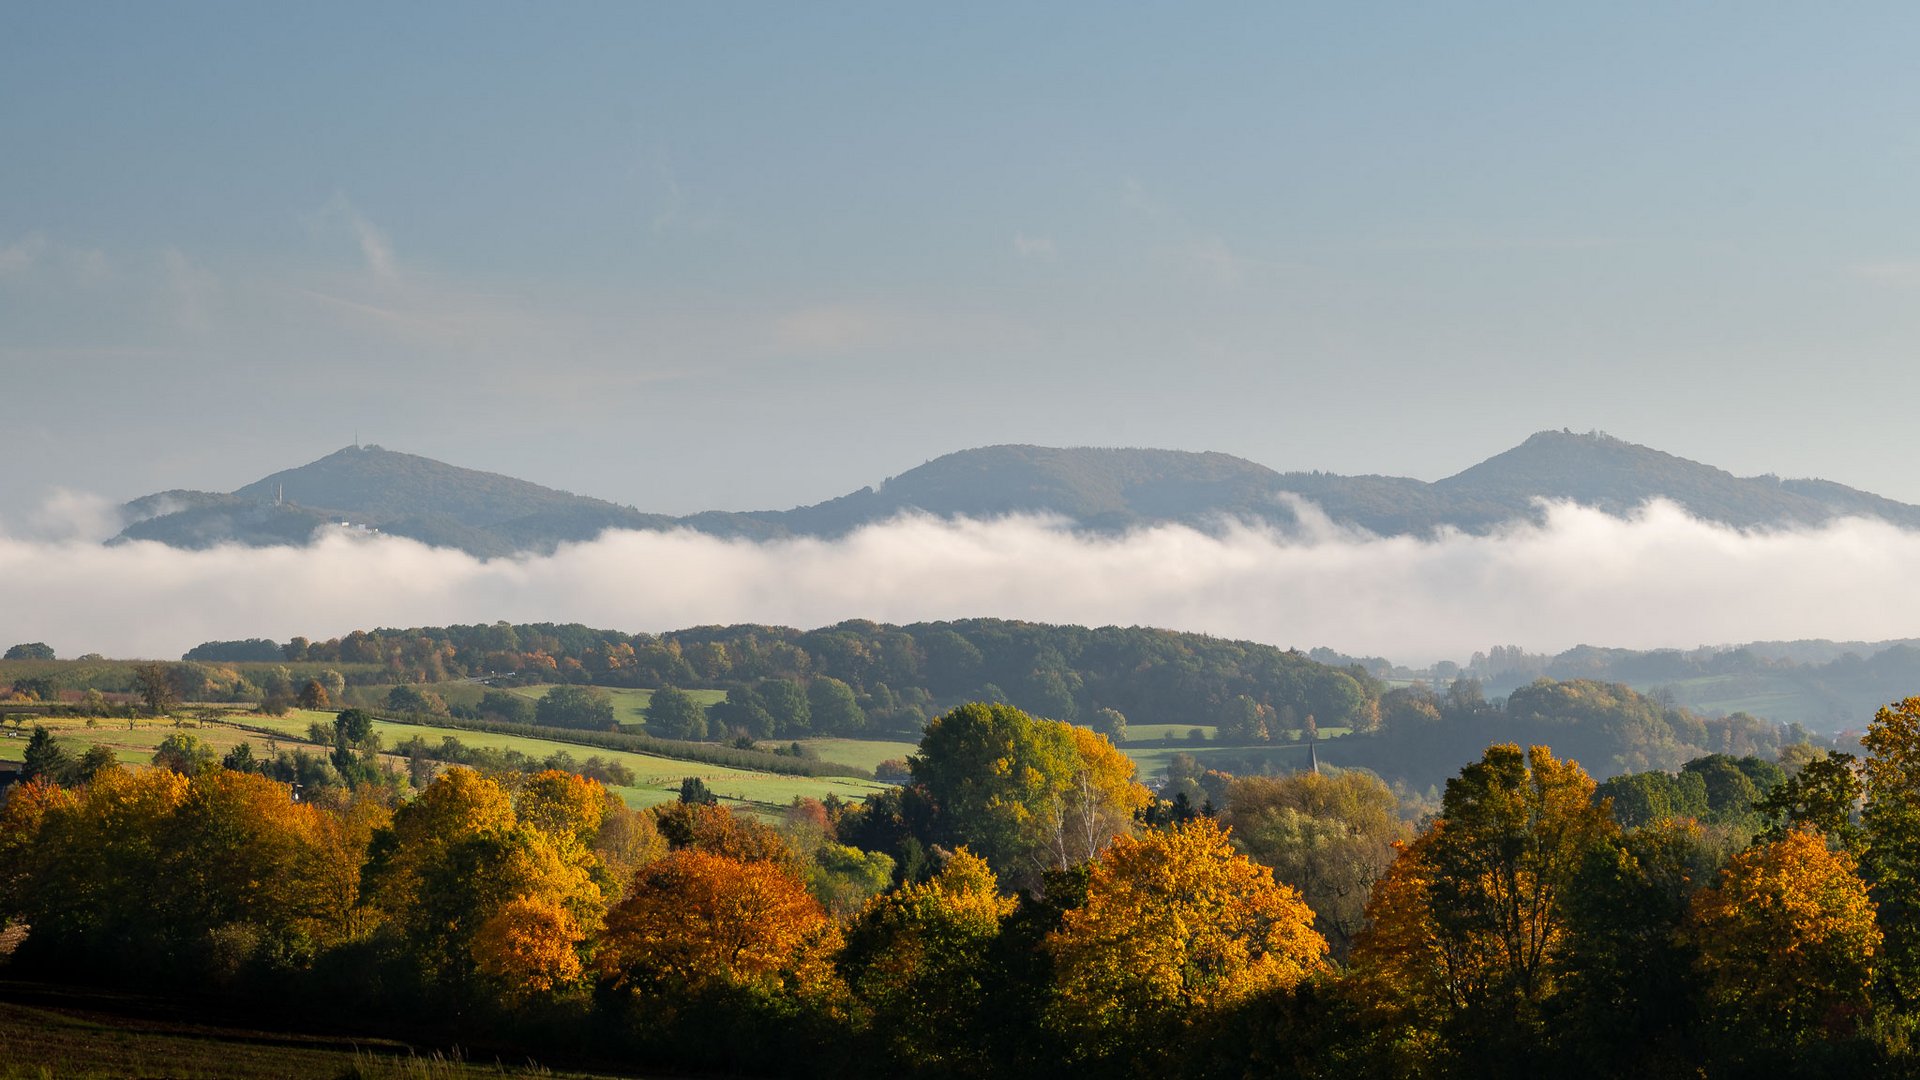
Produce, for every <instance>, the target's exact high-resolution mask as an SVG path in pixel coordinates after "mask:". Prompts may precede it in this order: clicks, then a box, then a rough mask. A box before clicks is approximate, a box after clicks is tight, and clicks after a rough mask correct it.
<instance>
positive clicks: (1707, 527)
mask: <svg viewBox="0 0 1920 1080" xmlns="http://www.w3.org/2000/svg"><path fill="white" fill-rule="evenodd" d="M62 499H63V500H65V501H64V502H63V504H62V505H60V506H57V507H52V508H49V509H48V510H46V511H44V512H42V513H40V514H38V515H37V516H35V517H31V518H29V519H28V521H29V523H30V526H29V527H26V528H12V529H8V530H6V531H5V532H0V643H4V642H15V641H46V642H48V643H49V644H52V645H53V646H54V648H55V649H56V650H58V651H59V653H60V655H62V656H73V655H76V654H79V653H82V652H100V653H105V654H107V655H110V656H154V657H176V656H178V655H180V654H181V653H182V652H183V651H185V650H186V649H188V648H191V647H192V646H194V645H196V644H198V643H200V642H202V641H206V640H212V639H226V638H240V637H256V636H260V637H271V638H274V639H276V640H282V641H284V640H286V639H287V638H289V637H292V636H294V635H305V636H308V637H314V638H322V637H330V636H335V635H338V634H342V633H345V632H347V631H349V630H353V629H356V628H371V627H374V626H419V625H443V624H448V623H472V622H491V621H493V620H496V619H508V620H512V621H517V622H535V621H551V622H576V621H577V622H582V623H587V624H589V625H592V626H601V627H613V628H619V629H623V630H628V631H637V630H647V631H661V630H670V629H678V628H681V627H688V626H696V625H700V624H706V623H732V622H759V623H776V624H783V625H789V626H800V627H813V626H821V625H826V624H830V623H833V622H837V621H840V620H842V619H849V618H866V619H874V620H877V621H884V622H912V621H917V620H926V619H949V618H963V617H968V616H998V617H1004V618H1019V619H1030V620H1036V621H1045V622H1059V623H1082V624H1088V625H1102V624H1109V623H1114V624H1122V625H1128V624H1144V625H1152V626H1159V627H1166V628H1170V629H1177V630H1190V631H1199V632H1204V633H1209V634H1215V635H1219V636H1225V637H1235V638H1250V639H1253V640H1256V641H1262V642H1268V643H1271V644H1275V645H1280V646H1298V647H1300V648H1303V649H1304V648H1311V647H1313V646H1317V645H1325V646H1329V647H1331V648H1334V649H1337V650H1340V651H1342V652H1346V653H1351V654H1356V655H1381V656H1386V657H1389V658H1391V659H1393V660H1395V661H1396V662H1400V663H1414V664H1420V663H1426V662H1429V661H1432V660H1435V659H1452V660H1465V659H1466V658H1467V656H1468V654H1470V653H1471V652H1472V651H1473V650H1475V649H1481V648H1485V647H1487V646H1489V645H1492V644H1518V645H1522V646H1525V647H1526V648H1528V649H1531V650H1535V651H1544V652H1557V651H1560V650H1562V649H1565V648H1569V647H1571V646H1573V645H1576V644H1581V643H1587V644H1596V645H1611V646H1621V647H1628V648H1655V647H1665V646H1677V647H1691V646H1695V645H1699V644H1711V643H1722V642H1733V641H1751V640H1756V639H1767V638H1775V639H1792V638H1807V637H1829V638H1853V639H1869V640H1871V639H1879V638H1893V637H1909V636H1915V635H1916V634H1920V533H1915V532H1906V531H1902V530H1900V529H1898V528H1896V527H1894V526H1891V525H1887V524H1885V523H1882V522H1878V521H1864V520H1847V521H1840V522H1835V523H1832V524H1829V525H1827V526H1823V527H1820V528H1817V529H1798V530H1783V531H1777V532H1764V533H1742V532H1740V531H1738V530H1734V529H1730V528H1727V527H1723V526H1719V525H1714V524H1709V523H1705V522H1702V521H1699V520H1697V519H1694V518H1692V517H1689V516H1688V515H1687V514H1686V513H1684V512H1683V511H1681V510H1680V509H1678V508H1676V507H1674V506H1672V505H1670V504H1664V503H1653V504H1650V505H1648V506H1647V507H1645V508H1644V509H1642V510H1641V511H1640V512H1639V513H1637V514H1635V515H1634V516H1632V517H1630V518H1627V519H1620V518H1614V517H1610V516H1608V515H1606V514H1603V513H1600V512H1598V511H1594V510H1588V509H1583V508H1580V507H1576V506H1572V505H1564V504H1556V505H1551V506H1549V507H1547V513H1546V519H1545V521H1544V523H1542V524H1516V525H1515V526H1513V527H1511V528H1509V529H1507V530H1505V531H1503V532H1500V533H1498V534H1495V535H1492V536H1466V535H1460V534H1449V535H1444V536H1441V537H1438V538H1434V539H1426V540H1421V539H1413V538H1406V537H1398V538H1380V537H1375V536H1371V535H1367V534H1360V533H1353V532H1349V531H1345V530H1341V529H1338V528H1335V527H1333V526H1330V525H1328V524H1327V523H1326V522H1325V520H1324V519H1323V518H1321V519H1315V520H1310V521H1309V524H1308V526H1307V527H1306V528H1305V529H1304V530H1302V531H1300V532H1298V533H1296V534H1293V535H1284V536H1283V535H1280V534H1276V533H1270V532H1264V531H1257V530H1253V529H1247V528H1233V529H1229V530H1227V531H1225V532H1223V533H1221V534H1219V535H1208V534H1206V533H1202V532H1198V531H1195V530H1193V529H1188V528H1184V527H1177V526H1167V527H1161V528H1152V529H1146V530H1142V531H1138V532H1135V533H1131V534H1128V535H1126V536H1124V537H1115V538H1101V537H1089V536H1080V535H1075V534H1073V533H1071V532H1069V531H1067V530H1066V529H1064V528H1062V527H1061V526H1060V525H1059V523H1057V522H1050V521H1046V520H1039V519H1031V518H1009V519H1001V520H995V521H954V522H948V521H939V520H934V519H929V518H923V517H907V518H900V519H897V520H894V521H891V522H888V523H885V524H881V525H876V526H872V527H869V528H865V529H862V530H860V531H859V532H857V533H854V534H852V535H850V536H848V537H846V538H844V539H840V540H833V541H823V540H788V541H779V542H771V543H753V542H747V541H727V540H719V539H715V538H713V537H709V536H703V535H699V534H696V533H692V532H685V531H681V532H671V533H652V532H619V533H609V534H606V535H604V536H602V537H601V538H599V539H598V540H595V541H593V542H591V543H585V544H577V545H570V546H567V547H563V548H562V549H560V550H559V551H558V552H556V553H555V554H553V555H550V556H537V557H535V556H528V557H520V558H513V559H494V560H485V561H483V560H480V559H476V558H474V557H472V556H469V555H466V554H464V553H461V552H457V551H450V550H443V549H432V548H427V547H425V546H422V545H420V544H418V543H415V542H413V541H409V540H401V539H396V538H391V537H371V538H369V537H364V536H352V535H345V534H328V535H325V536H322V537H321V538H319V539H318V541H317V542H316V543H315V544H314V545H312V546H311V547H308V548H298V549H296V548H239V547H228V548H220V549H216V550H210V551H181V550H177V549H174V548H168V547H164V546H161V545H159V544H153V543H137V544H126V545H120V546H115V547H105V546H102V545H100V544H99V543H98V542H96V540H94V539H93V537H96V536H98V535H99V528H100V525H99V523H98V522H97V521H93V520H87V519H89V518H91V517H92V516H93V514H92V511H94V510H95V509H96V505H95V504H93V503H90V502H88V501H87V500H86V499H85V498H84V497H80V496H73V495H70V494H63V495H62ZM1309 517H1310V518H1311V517H1312V516H1311V515H1309ZM67 518H78V519H81V521H79V522H75V523H73V524H71V525H67V526H66V527H64V528H63V527H61V526H60V525H58V524H56V522H58V521H61V520H62V519H67Z"/></svg>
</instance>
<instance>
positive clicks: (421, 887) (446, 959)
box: [365, 768, 603, 991]
mask: <svg viewBox="0 0 1920 1080" xmlns="http://www.w3.org/2000/svg"><path fill="white" fill-rule="evenodd" d="M531 812H532V813H533V817H534V819H535V820H536V821H538V820H539V819H540V818H541V811H539V810H533V811H531ZM562 812H564V811H562ZM365 877H366V884H367V893H368V900H369V902H370V903H372V904H373V905H374V906H375V907H377V908H378V909H379V910H380V911H382V912H383V913H385V914H386V916H387V918H388V919H389V920H390V922H391V924H392V926H393V927H394V928H395V929H396V930H397V931H399V933H400V934H401V935H402V937H403V941H404V943H405V948H406V951H407V953H408V954H409V956H410V957H411V958H412V959H413V960H414V962H415V963H417V964H418V966H419V967H420V969H421V970H422V971H423V972H424V973H425V974H427V975H428V976H429V977H430V978H434V979H437V980H439V981H441V982H442V983H443V984H445V985H448V986H450V987H454V988H456V989H457V988H460V987H462V986H464V985H466V984H467V982H468V980H469V978H470V977H471V976H472V975H473V974H475V973H479V974H484V975H488V976H489V977H491V978H495V979H496V980H503V981H505V982H506V983H507V984H509V985H508V988H509V989H510V990H512V991H524V990H526V989H528V988H530V987H532V986H535V985H537V984H538V983H539V982H540V981H541V979H543V978H544V977H545V976H547V975H551V974H552V973H553V972H554V971H555V970H557V969H555V968H554V967H552V966H551V965H550V964H548V959H550V956H549V954H550V952H551V951H552V948H556V947H557V946H555V945H554V939H547V940H546V941H545V944H544V945H542V946H541V947H540V948H535V949H529V950H523V951H518V952H516V951H514V950H513V949H507V948H504V947H503V944H504V943H510V942H512V941H514V940H515V939H516V938H515V935H520V936H521V937H524V936H525V934H527V933H531V932H532V931H531V930H529V927H534V928H538V927H545V928H547V929H553V928H554V927H556V926H557V927H559V928H560V929H562V930H565V931H566V936H568V938H569V940H576V939H574V938H572V936H571V935H572V933H573V931H574V930H580V931H582V932H583V933H586V932H591V931H592V930H595V929H597V928H598V925H599V919H600V911H601V908H602V904H603V900H602V894H601V892H600V889H599V887H598V885H596V884H595V882H594V881H593V874H592V868H591V865H590V864H589V863H588V862H587V860H586V859H584V858H583V857H582V853H581V852H580V851H578V850H576V849H575V846H574V845H571V844H567V843H564V842H560V841H558V840H556V837H555V836H554V835H552V834H550V833H549V832H548V831H546V828H544V827H542V826H541V825H538V824H533V823H528V822H522V821H521V820H520V819H519V816H518V815H517V814H516V812H515V809H514V806H513V803H512V800H511V799H510V797H509V796H508V793H507V792H506V791H505V790H503V789H502V788H501V787H500V785H498V784H496V783H494V782H493V781H491V780H487V779H485V778H483V777H481V776H480V775H479V774H478V773H475V772H473V771H472V770H471V769H465V768H452V769H448V770H447V771H446V772H444V773H442V774H441V775H440V776H439V777H438V778H437V779H435V780H434V781H433V783H431V784H429V785H428V786H427V788H426V790H425V791H423V792H421V793H420V796H419V797H418V798H416V799H415V800H413V801H412V802H410V803H408V804H406V805H405V806H403V807H401V808H400V809H399V810H398V811H396V812H395V814H394V817H393V824H392V826H391V827H390V828H389V829H386V830H384V831H382V833H381V834H380V835H379V836H378V837H377V838H376V840H375V843H374V846H373V850H372V853H371V857H370V859H369V862H368V865H367V869H366V874H365ZM518 900H527V901H531V902H532V903H531V904H530V905H529V904H523V905H521V906H520V907H519V908H517V909H516V911H517V912H518V914H517V915H513V916H503V915H502V912H504V911H505V910H506V909H507V907H508V906H509V905H510V904H512V903H513V902H514V901H518ZM552 908H558V909H563V910H564V911H565V912H566V913H567V915H568V916H569V918H570V919H571V920H572V921H571V924H567V923H564V922H561V923H556V922H554V921H553V920H550V919H545V917H544V916H543V917H541V918H538V919H536V918H534V917H533V914H532V913H533V912H534V911H535V910H536V909H538V910H541V911H547V910H549V909H552ZM496 916H500V917H502V918H506V919H508V920H509V921H510V923H511V926H505V925H504V924H502V925H495V926H494V929H493V930H492V931H490V932H489V933H488V934H487V935H486V936H482V934H481V931H482V929H483V928H484V927H487V926H488V925H489V923H490V922H492V921H493V920H495V918H496ZM515 919H517V920H518V921H517V922H514V921H512V920H515ZM556 932H558V931H556ZM514 957H520V958H522V959H529V960H532V961H538V962H539V964H540V965H542V966H539V967H537V968H536V969H535V970H532V971H528V972H522V973H519V974H511V973H504V965H506V964H508V963H509V962H511V961H512V960H513V958H514Z"/></svg>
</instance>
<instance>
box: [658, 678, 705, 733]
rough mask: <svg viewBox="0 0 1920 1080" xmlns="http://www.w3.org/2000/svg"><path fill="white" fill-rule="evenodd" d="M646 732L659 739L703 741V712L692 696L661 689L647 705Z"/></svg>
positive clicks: (665, 688) (670, 689)
mask: <svg viewBox="0 0 1920 1080" xmlns="http://www.w3.org/2000/svg"><path fill="white" fill-rule="evenodd" d="M646 715H647V732H648V734H651V735H657V736H659V737H660V738H662V739H704V738H706V737H707V713H706V710H705V709H702V708H701V707H700V703H699V702H698V701H695V700H694V699H693V695H692V694H689V693H687V692H686V691H685V690H679V689H676V688H674V687H671V686H664V687H661V688H660V689H658V690H655V691H654V692H653V699H652V700H651V701H648V702H647V714H646Z"/></svg>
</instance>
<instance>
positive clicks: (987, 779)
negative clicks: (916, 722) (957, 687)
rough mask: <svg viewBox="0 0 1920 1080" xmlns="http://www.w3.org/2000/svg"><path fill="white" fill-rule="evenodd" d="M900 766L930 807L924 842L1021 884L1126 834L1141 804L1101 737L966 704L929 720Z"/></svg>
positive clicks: (1126, 770) (1127, 766)
mask: <svg viewBox="0 0 1920 1080" xmlns="http://www.w3.org/2000/svg"><path fill="white" fill-rule="evenodd" d="M907 765H908V768H909V769H911V770H912V773H913V779H914V783H915V785H916V787H918V788H919V789H920V791H921V792H922V793H923V795H924V798H925V800H926V801H927V802H928V803H929V804H930V805H931V806H932V807H933V808H934V813H933V822H932V833H933V835H932V836H931V837H929V838H928V839H930V840H931V841H932V842H935V843H939V844H942V845H946V846H959V845H965V846H967V847H968V848H969V849H970V850H973V851H975V852H977V853H978V854H979V855H980V856H981V857H982V858H984V859H986V860H987V863H988V865H990V866H993V867H994V868H995V870H996V872H997V873H999V874H1000V875H1001V877H1002V878H1003V879H1006V880H1009V881H1012V882H1014V883H1016V884H1020V885H1027V886H1031V885H1037V884H1038V881H1039V878H1040V876H1041V875H1042V874H1044V873H1045V871H1047V870H1048V869H1058V868H1060V867H1062V866H1064V865H1071V864H1072V863H1075V862H1079V861H1081V860H1083V859H1085V858H1088V857H1090V856H1092V855H1094V854H1097V853H1098V852H1099V851H1100V850H1101V848H1102V847H1104V846H1105V845H1106V843H1107V842H1108V841H1110V840H1112V839H1113V838H1114V837H1115V836H1119V835H1124V834H1125V833H1127V832H1129V831H1130V830H1131V827H1132V819H1133V817H1134V815H1135V814H1136V813H1137V812H1138V811H1139V810H1140V809H1141V808H1142V807H1144V806H1145V804H1146V802H1147V799H1148V795H1147V792H1146V789H1145V788H1142V787H1141V786H1140V785H1139V784H1136V783H1134V779H1133V765H1132V762H1131V761H1129V760H1127V759H1126V758H1125V757H1124V756H1123V755H1121V754H1120V753H1119V752H1118V751H1116V750H1114V749H1113V746H1112V744H1110V743H1108V742H1107V741H1106V740H1105V739H1103V738H1101V737H1100V736H1099V735H1097V734H1095V733H1094V732H1092V731H1090V730H1088V729H1086V728H1077V727H1074V726H1073V725H1071V724H1066V723H1062V722H1059V721H1054V720H1036V719H1034V718H1033V717H1031V716H1028V715H1027V714H1026V713H1024V712H1022V711H1020V710H1019V709H1016V708H1014V707H1013V706H1011V705H988V704H984V703H980V702H975V703H973V704H970V705H962V706H960V707H959V708H957V709H954V710H953V711H952V712H949V713H947V714H946V715H944V716H941V717H939V718H937V719H935V720H934V721H932V722H931V723H929V724H928V725H927V730H926V732H925V734H924V735H923V736H922V737H921V740H920V749H919V752H918V753H917V754H915V755H913V756H912V757H910V758H909V759H908V760H907Z"/></svg>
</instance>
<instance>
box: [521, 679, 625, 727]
mask: <svg viewBox="0 0 1920 1080" xmlns="http://www.w3.org/2000/svg"><path fill="white" fill-rule="evenodd" d="M534 720H535V722H537V723H541V724H545V725H547V726H549V727H565V728H585V729H589V730H594V731H605V730H608V729H610V728H612V727H613V726H614V722H613V699H612V698H609V697H608V696H607V692H606V691H605V690H600V689H596V688H592V687H586V686H556V687H554V688H553V689H551V690H549V691H547V692H546V694H545V695H544V696H542V697H541V698H540V704H539V705H537V706H536V707H535V708H534Z"/></svg>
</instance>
